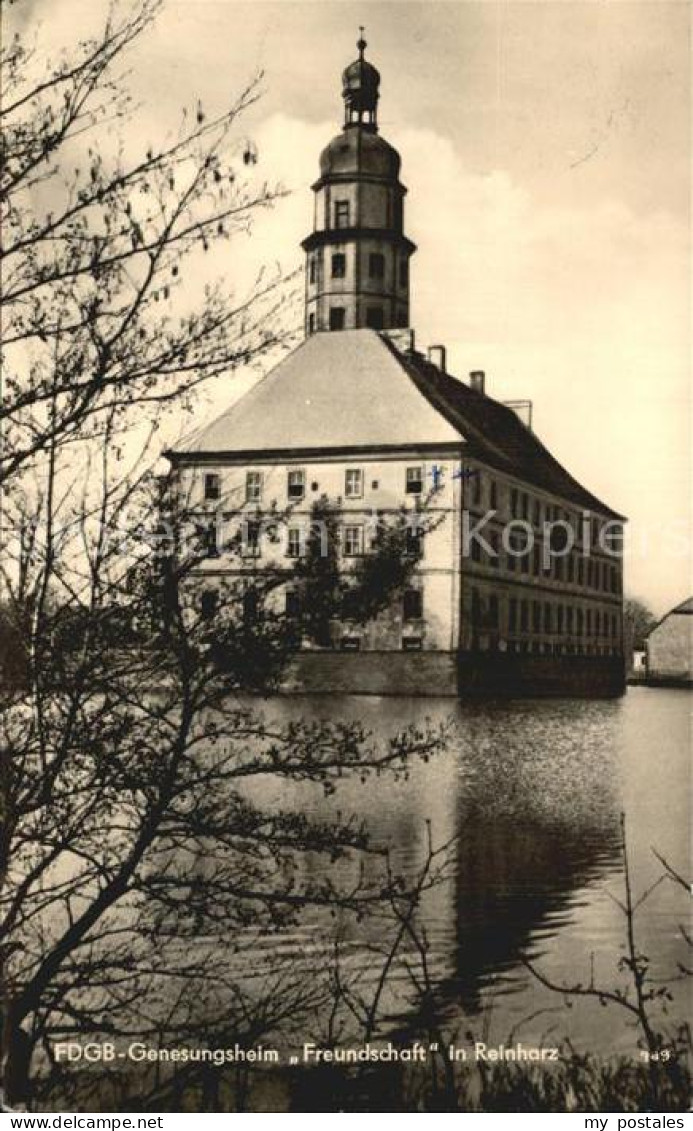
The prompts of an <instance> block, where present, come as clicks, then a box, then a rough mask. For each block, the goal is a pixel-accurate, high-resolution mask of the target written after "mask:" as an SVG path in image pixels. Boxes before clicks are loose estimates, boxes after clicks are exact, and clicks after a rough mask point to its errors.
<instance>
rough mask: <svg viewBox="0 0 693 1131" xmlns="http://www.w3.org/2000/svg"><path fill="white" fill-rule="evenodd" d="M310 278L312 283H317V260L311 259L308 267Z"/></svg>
mask: <svg viewBox="0 0 693 1131" xmlns="http://www.w3.org/2000/svg"><path fill="white" fill-rule="evenodd" d="M308 278H309V279H310V281H311V283H314V282H315V258H313V259H311V261H310V265H309V267H308Z"/></svg>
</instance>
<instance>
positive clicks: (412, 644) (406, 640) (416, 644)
mask: <svg viewBox="0 0 693 1131" xmlns="http://www.w3.org/2000/svg"><path fill="white" fill-rule="evenodd" d="M422 648H423V640H422V639H421V637H420V636H403V637H402V651H403V652H420V651H421V649H422Z"/></svg>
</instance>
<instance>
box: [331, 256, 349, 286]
mask: <svg viewBox="0 0 693 1131" xmlns="http://www.w3.org/2000/svg"><path fill="white" fill-rule="evenodd" d="M345 275H346V255H343V254H342V252H341V251H338V252H336V253H335V254H334V255H333V256H332V278H333V279H343V278H344V276H345Z"/></svg>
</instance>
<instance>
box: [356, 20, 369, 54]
mask: <svg viewBox="0 0 693 1131" xmlns="http://www.w3.org/2000/svg"><path fill="white" fill-rule="evenodd" d="M365 30H366V29H365V27H364V26H363V24H359V32H360V33H361V34H360V35H359V38H358V41H357V43H356V46H357V47H358V49H359V59H361V60H362V61H363V53H364V51H365V50H366V48H367V47H368V44H367V43H366V39H365V36H364V32H365Z"/></svg>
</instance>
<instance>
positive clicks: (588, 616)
mask: <svg viewBox="0 0 693 1131" xmlns="http://www.w3.org/2000/svg"><path fill="white" fill-rule="evenodd" d="M585 631H586V633H587V635H588V636H591V635H592V610H591V609H588V610H587V612H586V613H585Z"/></svg>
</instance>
